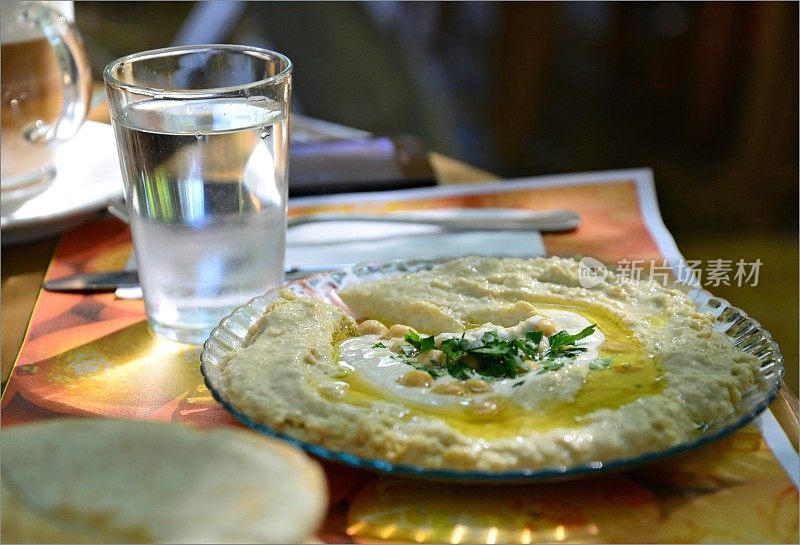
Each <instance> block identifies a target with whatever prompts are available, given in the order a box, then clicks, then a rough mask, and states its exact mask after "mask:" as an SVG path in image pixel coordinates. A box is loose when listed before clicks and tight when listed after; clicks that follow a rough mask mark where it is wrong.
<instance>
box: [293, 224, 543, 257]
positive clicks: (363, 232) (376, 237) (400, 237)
mask: <svg viewBox="0 0 800 545" xmlns="http://www.w3.org/2000/svg"><path fill="white" fill-rule="evenodd" d="M469 254H484V255H505V256H519V257H531V256H540V255H544V254H545V249H544V243H543V241H542V236H541V234H539V233H538V232H536V231H448V230H446V229H444V228H441V227H435V226H431V225H414V224H400V223H391V222H386V223H383V222H364V221H336V222H320V223H308V224H305V225H298V226H297V227H292V228H291V229H289V231H288V232H287V235H286V264H287V266H297V267H307V266H312V265H326V264H333V265H338V264H352V263H360V262H364V261H381V260H384V259H400V258H438V257H459V256H463V255H469Z"/></svg>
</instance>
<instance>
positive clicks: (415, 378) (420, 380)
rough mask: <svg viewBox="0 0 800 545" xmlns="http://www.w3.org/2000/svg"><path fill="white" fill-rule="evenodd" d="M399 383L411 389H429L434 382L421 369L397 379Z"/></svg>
mask: <svg viewBox="0 0 800 545" xmlns="http://www.w3.org/2000/svg"><path fill="white" fill-rule="evenodd" d="M397 382H399V383H400V384H402V385H403V386H409V387H411V388H427V387H428V386H430V385H431V383H432V382H433V377H432V376H430V375H429V374H428V373H427V372H425V371H422V370H421V369H413V370H411V371H409V372H407V373H406V374H405V375H403V376H402V377H400V378H399V379H397Z"/></svg>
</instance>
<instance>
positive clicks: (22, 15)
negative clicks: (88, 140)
mask: <svg viewBox="0 0 800 545" xmlns="http://www.w3.org/2000/svg"><path fill="white" fill-rule="evenodd" d="M17 20H18V21H19V22H20V23H21V24H23V25H27V26H35V27H37V28H38V29H39V31H41V33H42V34H43V35H44V37H45V38H46V39H47V41H48V42H49V43H50V47H52V48H53V52H54V53H55V55H56V59H57V60H58V65H59V68H60V69H61V82H62V90H63V96H62V99H61V113H60V114H59V116H58V119H57V120H56V121H55V122H54V123H51V124H49V123H46V122H45V121H43V120H41V119H40V120H38V121H36V122H34V123H33V124H31V125H30V126H29V127H27V128H26V129H25V136H26V137H27V138H28V140H30V141H32V142H37V143H48V142H63V141H64V140H68V139H70V138H72V137H73V136H74V135H75V133H76V132H78V129H80V128H81V125H82V124H83V122H84V121H85V120H86V114H87V113H88V112H89V103H90V101H91V98H92V72H91V67H90V65H89V60H88V58H87V57H86V52H85V51H84V48H83V41H82V40H81V37H80V34H78V31H77V29H75V28H74V27H73V26H72V25H70V23H69V21H67V18H66V17H64V15H62V14H61V13H60V12H58V11H57V10H55V9H53V8H50V7H48V6H46V5H44V4H39V3H32V2H31V3H25V4H23V5H22V6H21V7H20V9H19V11H18V12H17Z"/></svg>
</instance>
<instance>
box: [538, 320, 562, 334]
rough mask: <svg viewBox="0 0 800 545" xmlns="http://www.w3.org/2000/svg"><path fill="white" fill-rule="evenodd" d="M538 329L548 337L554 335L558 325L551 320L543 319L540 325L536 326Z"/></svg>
mask: <svg viewBox="0 0 800 545" xmlns="http://www.w3.org/2000/svg"><path fill="white" fill-rule="evenodd" d="M536 329H538V330H539V331H541V332H542V333H544V334H545V335H547V336H548V337H549V336H550V335H553V334H554V333H555V332H556V331H557V330H558V329H557V328H556V324H555V323H554V322H553V320H551V319H550V318H542V319H541V320H539V323H538V324H536Z"/></svg>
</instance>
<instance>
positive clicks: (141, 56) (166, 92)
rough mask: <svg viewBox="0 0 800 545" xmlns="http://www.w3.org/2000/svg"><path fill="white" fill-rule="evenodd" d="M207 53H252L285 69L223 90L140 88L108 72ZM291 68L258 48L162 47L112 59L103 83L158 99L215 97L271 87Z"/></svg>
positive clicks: (284, 60)
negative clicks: (132, 63) (143, 62)
mask: <svg viewBox="0 0 800 545" xmlns="http://www.w3.org/2000/svg"><path fill="white" fill-rule="evenodd" d="M207 50H217V51H233V52H237V53H245V54H246V53H256V54H258V55H265V56H268V57H270V58H272V59H274V60H278V61H281V62H282V63H283V64H284V65H285V66H284V67H283V69H282V70H281V71H280V72H278V73H277V74H275V75H274V76H269V77H267V78H263V79H260V80H256V81H252V82H249V83H243V84H241V85H231V86H227V87H205V88H200V89H162V88H158V87H147V86H144V85H137V84H135V83H127V82H124V81H122V80H119V79H117V78H116V77H114V76H113V75H112V70H115V69H117V68H118V67H119V66H121V65H122V64H124V63H126V62H130V61H140V60H145V59H150V58H157V57H171V56H176V55H178V54H183V53H194V52H200V51H207ZM265 60H266V59H265ZM292 68H293V65H292V61H291V60H289V57H287V56H286V55H283V54H282V53H278V52H277V51H272V50H270V49H264V48H262V47H255V46H250V45H230V44H196V45H180V46H175V47H162V48H159V49H148V50H146V51H139V52H137V53H131V54H130V55H125V56H124V57H120V58H118V59H116V60H113V61H111V62H110V63H108V64H107V65H106V67H105V68H104V69H103V80H104V81H105V83H106V84H107V85H110V86H112V87H115V88H119V89H124V90H125V91H129V92H132V93H136V94H141V95H150V96H156V95H157V96H159V97H162V98H186V97H193V96H198V95H202V96H206V95H210V94H211V95H215V94H224V93H231V92H235V91H243V90H245V89H250V88H253V87H260V86H263V85H273V84H276V83H280V82H282V81H283V80H285V79H287V78H288V77H289V76H290V75H291V73H292Z"/></svg>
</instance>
